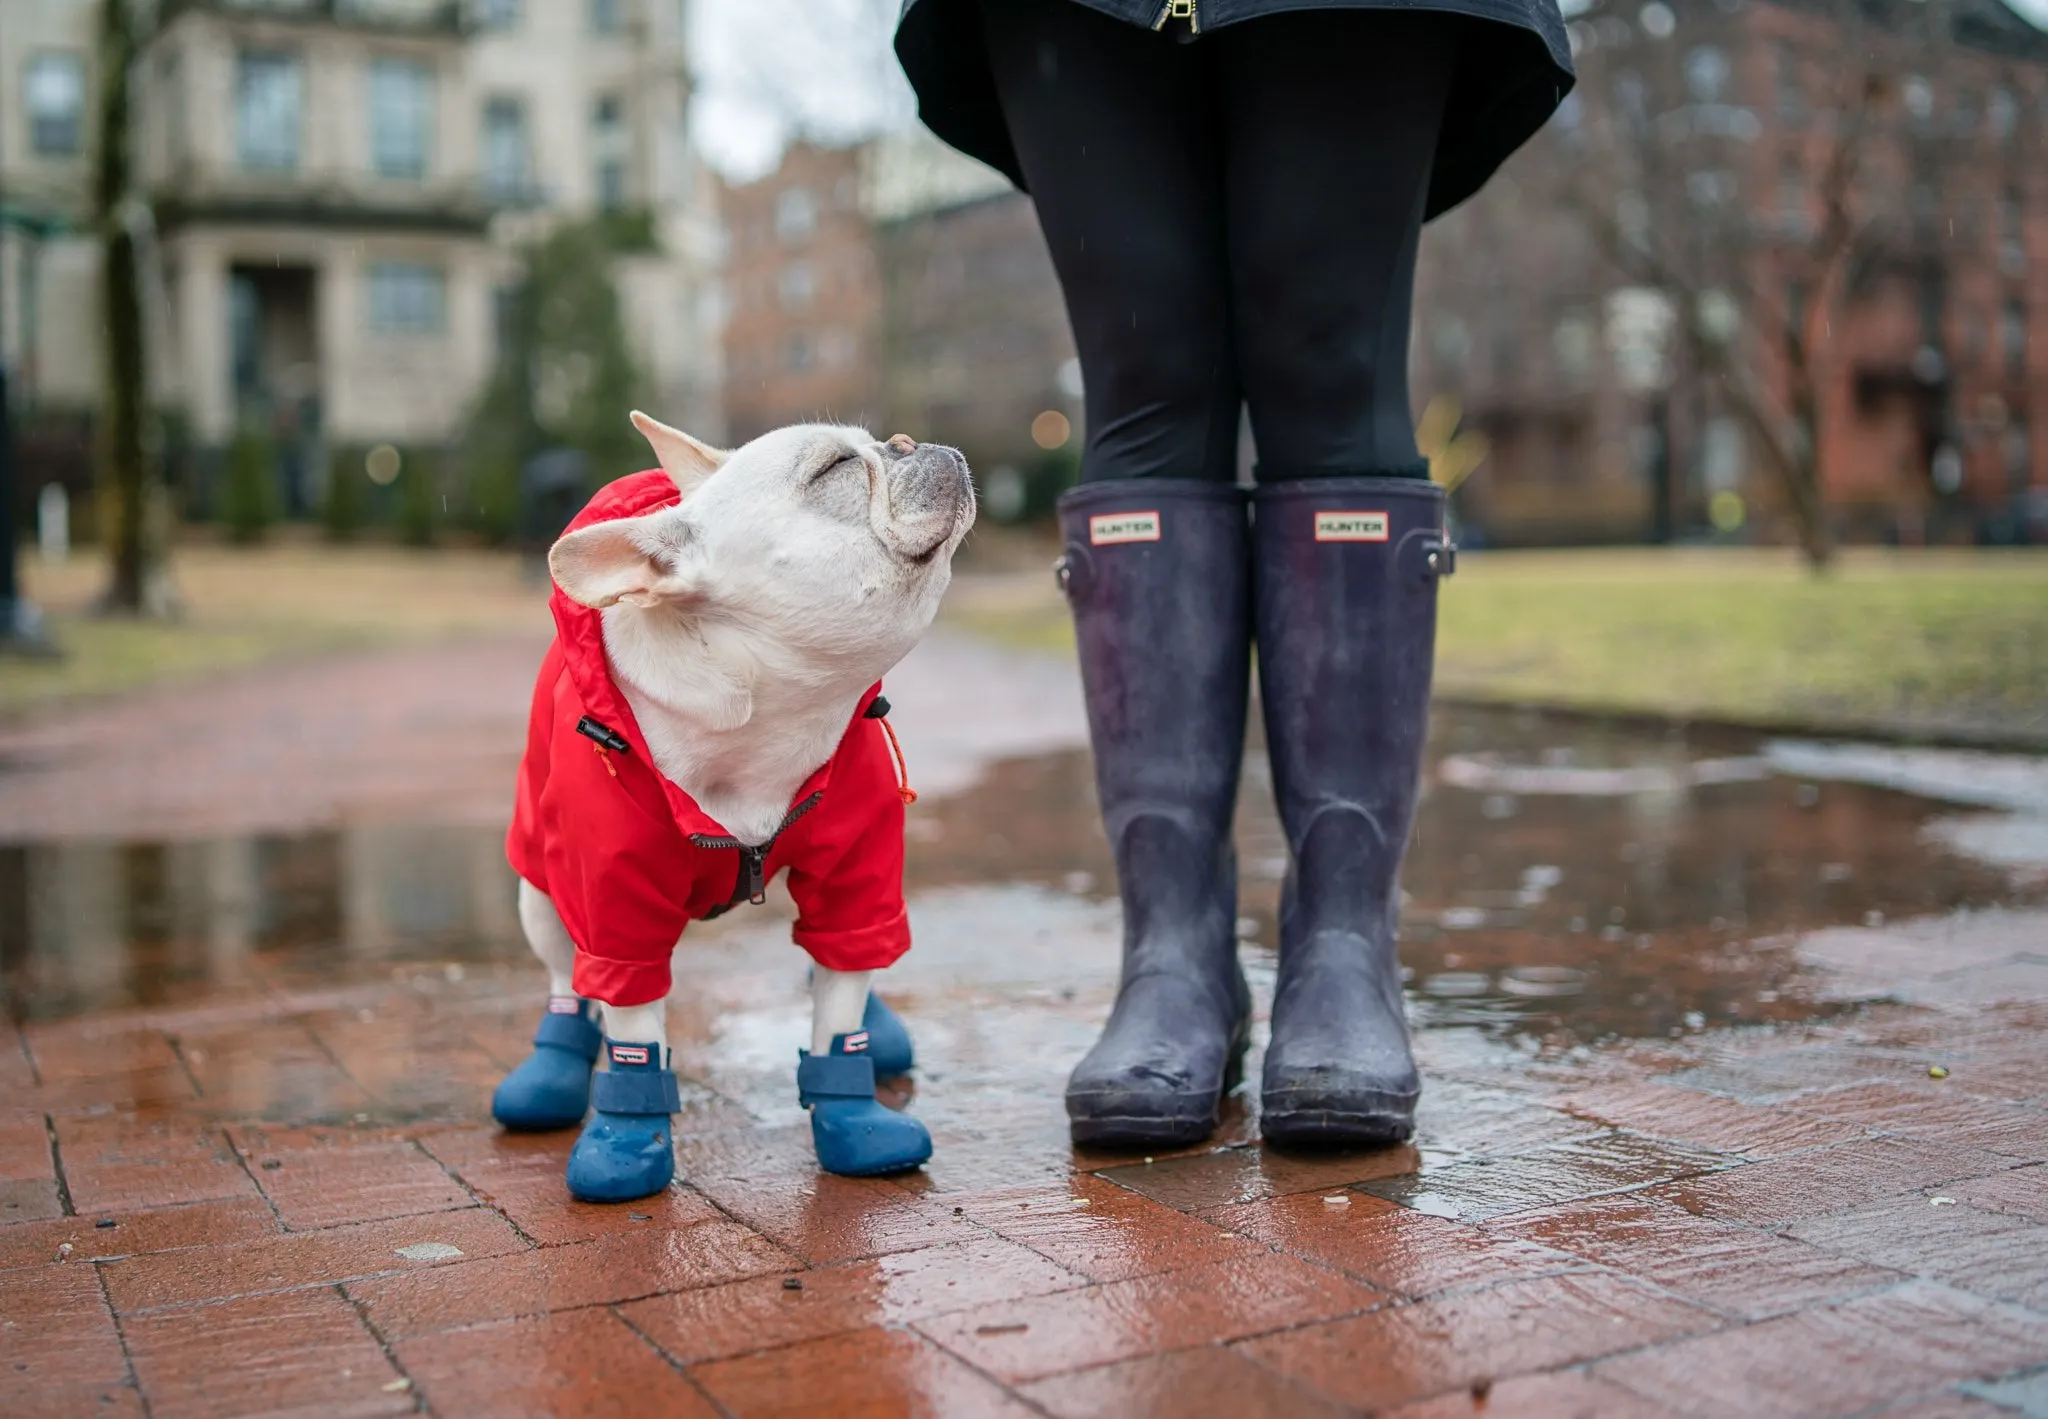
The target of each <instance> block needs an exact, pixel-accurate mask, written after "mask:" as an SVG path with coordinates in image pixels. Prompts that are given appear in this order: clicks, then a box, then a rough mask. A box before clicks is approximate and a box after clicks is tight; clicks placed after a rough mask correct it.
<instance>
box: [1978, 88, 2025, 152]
mask: <svg viewBox="0 0 2048 1419" xmlns="http://www.w3.org/2000/svg"><path fill="white" fill-rule="evenodd" d="M1984 121H1985V125H1986V126H1987V127H1988V128H1989V129H1990V130H1991V137H1992V139H1993V140H1994V141H1996V142H2000V143H2009V142H2011V141H2012V135H2013V133H2014V132H2015V131H2016V130H2017V129H2018V128H2019V123H2020V105H2019V100H2017V99H2015V98H2014V97H2013V96H2012V90H2011V89H2008V88H2005V87H2003V86H2002V85H2001V86H2000V87H1998V88H1995V89H1993V90H1992V91H1991V97H1989V98H1987V99H1986V100H1984Z"/></svg>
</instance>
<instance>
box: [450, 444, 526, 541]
mask: <svg viewBox="0 0 2048 1419" xmlns="http://www.w3.org/2000/svg"><path fill="white" fill-rule="evenodd" d="M461 513H462V515H461V518H460V519H459V520H460V521H461V523H462V524H463V525H464V526H465V527H467V528H469V529H470V530H471V531H473V532H475V533H476V534H477V535H478V536H480V537H482V538H483V539H484V541H486V542H488V543H489V544H490V545H491V546H493V547H496V546H500V545H502V544H503V543H504V542H505V541H506V540H508V539H509V538H510V537H511V536H512V534H513V532H514V531H515V530H516V528H517V526H518V521H519V454H518V451H517V450H516V449H515V448H513V446H512V445H511V443H510V442H508V441H506V440H504V439H492V440H489V441H488V442H485V443H482V444H480V445H478V446H474V447H472V448H471V449H470V450H469V453H468V456H467V457H466V458H465V459H464V460H463V464H462V489H461Z"/></svg>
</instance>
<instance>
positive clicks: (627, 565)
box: [548, 508, 703, 610]
mask: <svg viewBox="0 0 2048 1419" xmlns="http://www.w3.org/2000/svg"><path fill="white" fill-rule="evenodd" d="M548 570H549V571H550V572H552V573H553V574H554V578H555V585H557V586H559V587H561V588H562V590H563V591H565V592H566V593H568V596H569V599H570V600H571V601H575V602H579V603H580V604H582V605H584V606H589V607H592V608H594V609H597V610H602V609H604V608H605V607H607V606H610V605H612V604H613V603H615V602H619V601H625V602H629V603H631V604H632V605H634V606H653V605H655V604H657V603H659V602H662V601H689V600H693V599H695V598H696V596H697V595H698V593H699V591H700V590H701V588H702V585H703V577H702V575H701V573H702V571H703V567H702V565H701V560H700V558H699V556H698V553H697V544H696V537H695V535H694V533H693V531H692V529H691V527H690V524H689V523H688V522H687V521H686V520H685V519H684V518H683V517H682V516H681V515H680V514H679V513H678V512H677V511H676V510H675V509H673V508H665V509H663V510H662V511H660V512H653V513H648V514H647V515H646V516H644V517H622V518H618V519H616V520H614V521H611V522H599V523H593V524H592V525H591V526H589V527H583V528H579V529H577V530H576V531H574V532H571V533H569V534H568V535H566V536H564V537H563V538H562V539H561V540H560V541H558V542H556V543H555V545H554V546H553V547H552V548H550V549H549V550H548Z"/></svg>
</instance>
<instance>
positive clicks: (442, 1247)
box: [398, 1242, 462, 1261]
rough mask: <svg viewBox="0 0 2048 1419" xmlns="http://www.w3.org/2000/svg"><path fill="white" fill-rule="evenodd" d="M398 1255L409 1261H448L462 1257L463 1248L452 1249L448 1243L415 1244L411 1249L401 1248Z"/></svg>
mask: <svg viewBox="0 0 2048 1419" xmlns="http://www.w3.org/2000/svg"><path fill="white" fill-rule="evenodd" d="M398 1254H399V1255H400V1256H402V1257H404V1258H405V1259H406V1260H407V1261H447V1260H448V1259H449V1258H451V1257H457V1256H461V1255H462V1248H461V1247H451V1246H449V1245H448V1243H446V1242H414V1243H413V1244H412V1245H411V1246H409V1247H400V1248H399V1249H398Z"/></svg>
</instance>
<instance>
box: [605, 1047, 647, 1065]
mask: <svg viewBox="0 0 2048 1419" xmlns="http://www.w3.org/2000/svg"><path fill="white" fill-rule="evenodd" d="M612 1063H613V1064H645V1063H647V1046H646V1045H613V1046H612Z"/></svg>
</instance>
